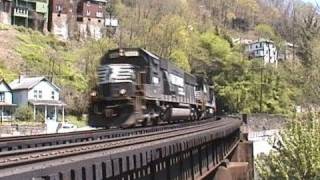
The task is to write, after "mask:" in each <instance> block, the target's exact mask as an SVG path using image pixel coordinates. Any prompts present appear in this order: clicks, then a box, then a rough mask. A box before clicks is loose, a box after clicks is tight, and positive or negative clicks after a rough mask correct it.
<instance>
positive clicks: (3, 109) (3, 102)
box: [0, 79, 16, 122]
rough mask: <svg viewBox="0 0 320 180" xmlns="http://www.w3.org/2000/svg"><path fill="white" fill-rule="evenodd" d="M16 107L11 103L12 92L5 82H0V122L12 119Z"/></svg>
mask: <svg viewBox="0 0 320 180" xmlns="http://www.w3.org/2000/svg"><path fill="white" fill-rule="evenodd" d="M15 108H16V105H15V104H13V103H12V90H11V88H10V86H9V85H8V84H7V82H6V81H5V80H3V79H2V80H0V115H1V122H3V121H9V120H12V119H13V113H14V111H15Z"/></svg>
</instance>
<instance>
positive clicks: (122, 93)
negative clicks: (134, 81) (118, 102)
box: [119, 89, 127, 95]
mask: <svg viewBox="0 0 320 180" xmlns="http://www.w3.org/2000/svg"><path fill="white" fill-rule="evenodd" d="M126 93H127V90H125V89H121V90H120V91H119V94H121V95H125V94H126Z"/></svg>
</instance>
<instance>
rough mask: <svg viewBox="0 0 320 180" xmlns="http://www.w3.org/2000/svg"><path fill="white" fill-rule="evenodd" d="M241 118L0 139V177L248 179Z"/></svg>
mask: <svg viewBox="0 0 320 180" xmlns="http://www.w3.org/2000/svg"><path fill="white" fill-rule="evenodd" d="M241 124H242V121H241V120H240V119H238V118H231V117H224V118H222V119H221V120H219V121H212V120H208V121H198V122H192V123H187V124H183V125H181V124H180V125H179V124H175V125H164V126H160V127H148V128H136V129H130V130H109V131H106V130H97V131H86V132H78V133H75V132H74V133H68V134H64V135H60V134H55V135H37V136H29V137H12V138H2V139H0V179H12V180H13V179H32V180H53V179H54V180H69V179H70V180H91V179H92V180H101V179H103V180H109V179H112V180H113V179H114V180H118V179H124V180H127V179H128V180H129V179H130V180H131V179H142V180H148V179H150V180H158V179H159V180H164V179H173V180H175V179H177V180H180V179H181V180H184V179H223V180H228V179H252V177H253V146H252V143H250V142H248V141H247V140H246V138H245V135H244V134H242V133H241V130H240V126H241Z"/></svg>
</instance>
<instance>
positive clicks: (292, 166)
mask: <svg viewBox="0 0 320 180" xmlns="http://www.w3.org/2000/svg"><path fill="white" fill-rule="evenodd" d="M319 131H320V116H319V115H316V114H311V113H309V114H307V115H302V116H299V117H297V118H295V119H294V120H292V121H290V122H289V123H288V126H287V127H286V128H285V129H284V130H282V131H281V132H280V133H279V137H278V138H277V140H276V141H274V143H273V151H271V153H270V154H268V155H261V156H260V157H259V158H258V160H257V161H256V167H257V170H258V173H259V176H260V177H261V178H262V179H300V180H309V179H319V178H320V136H319Z"/></svg>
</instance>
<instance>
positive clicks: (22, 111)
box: [14, 105, 33, 121]
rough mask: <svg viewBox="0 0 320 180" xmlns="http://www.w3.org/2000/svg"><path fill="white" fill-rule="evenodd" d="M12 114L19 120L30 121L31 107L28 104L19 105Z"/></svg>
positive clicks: (31, 118) (31, 117) (31, 116)
mask: <svg viewBox="0 0 320 180" xmlns="http://www.w3.org/2000/svg"><path fill="white" fill-rule="evenodd" d="M14 116H15V118H16V119H17V120H19V121H32V120H33V109H32V108H31V107H30V106H28V105H25V106H20V107H18V108H17V109H16V111H15V114H14Z"/></svg>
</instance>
